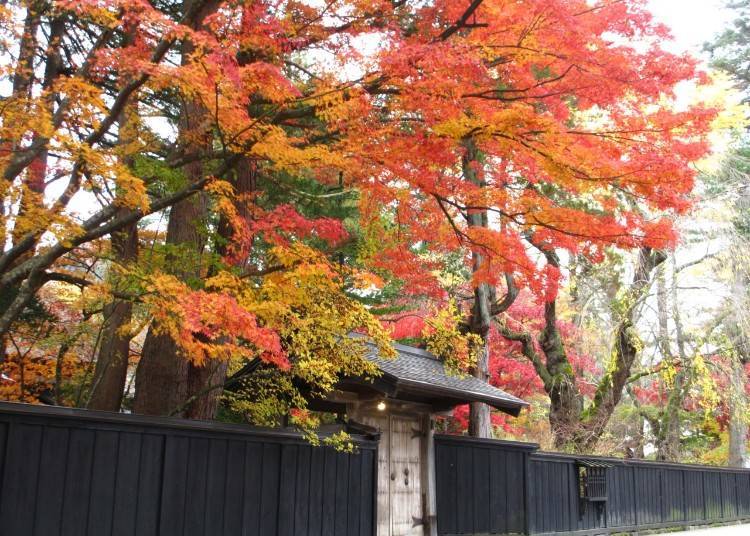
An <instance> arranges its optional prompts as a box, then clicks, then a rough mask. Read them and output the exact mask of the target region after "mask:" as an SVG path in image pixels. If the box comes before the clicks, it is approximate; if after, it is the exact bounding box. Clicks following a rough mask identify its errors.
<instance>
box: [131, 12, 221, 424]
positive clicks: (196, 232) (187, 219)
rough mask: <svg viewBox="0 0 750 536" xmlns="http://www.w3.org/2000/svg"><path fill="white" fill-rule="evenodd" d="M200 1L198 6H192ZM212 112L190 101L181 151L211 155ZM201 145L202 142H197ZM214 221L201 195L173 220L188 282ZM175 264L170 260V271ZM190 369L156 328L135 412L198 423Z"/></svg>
mask: <svg viewBox="0 0 750 536" xmlns="http://www.w3.org/2000/svg"><path fill="white" fill-rule="evenodd" d="M198 1H199V0H193V2H191V4H192V3H194V2H198ZM203 4H204V5H203V6H202V7H201V8H200V13H199V15H198V17H197V24H198V25H199V26H200V25H202V24H203V21H204V20H205V19H206V17H207V16H208V15H210V14H211V13H212V12H214V11H215V10H216V9H217V5H218V4H217V3H216V2H213V1H211V2H204V3H203ZM194 49H195V47H194V45H193V43H191V42H190V41H185V42H184V43H183V45H182V49H181V55H182V61H183V62H188V61H191V60H190V55H191V53H192V52H193V51H194ZM207 115H208V112H207V110H206V109H205V107H204V106H203V105H202V103H201V102H200V101H199V100H188V101H186V102H185V103H184V105H183V108H182V113H181V118H180V134H179V138H180V139H181V145H183V146H186V145H188V144H190V145H193V146H195V145H198V146H199V147H200V148H202V149H205V150H209V149H210V148H211V143H212V133H211V129H210V128H208V126H207V124H206V123H207V122H206V118H207ZM196 140H197V141H196ZM183 169H184V172H185V176H186V178H187V180H188V182H191V183H195V182H198V181H200V180H202V179H203V175H204V165H203V162H202V161H200V160H198V161H194V162H191V163H189V164H187V165H185V166H184V168H183ZM207 215H208V203H207V199H206V196H205V194H203V193H200V192H199V193H198V194H197V195H196V196H194V197H193V198H190V199H185V200H183V201H180V202H178V203H177V204H176V205H174V206H173V207H172V209H171V211H170V214H169V223H168V225H167V236H166V243H167V244H170V245H173V246H178V247H179V249H180V252H181V260H182V261H183V262H184V261H185V258H184V257H185V256H186V254H187V253H192V254H193V258H192V259H191V260H190V261H191V265H190V266H180V263H175V264H176V266H172V273H174V274H176V275H178V276H180V277H181V278H182V279H184V280H190V279H195V278H199V277H200V276H201V262H200V260H201V257H202V255H203V252H204V249H205V246H206V244H205V233H204V232H203V231H202V228H203V227H204V225H203V223H204V221H205V220H206V218H207ZM169 265H170V260H169V259H167V267H169ZM189 371H190V364H189V361H188V359H187V357H186V356H184V355H182V352H181V350H180V348H179V345H178V344H177V342H176V341H174V340H173V339H172V338H171V337H170V336H169V335H167V334H164V333H160V332H159V326H156V325H151V327H150V328H149V331H148V333H147V335H146V340H145V342H144V344H143V352H142V354H141V359H140V361H139V363H138V368H137V370H136V379H135V401H134V408H133V409H134V411H135V412H136V413H143V414H147V415H176V416H181V417H184V416H187V415H188V414H190V415H191V416H192V417H196V412H189V411H187V408H186V404H187V401H188V399H189V397H190V390H191V387H190V386H191V385H194V384H195V383H196V382H197V381H198V380H197V378H193V380H192V381H191V380H190V373H189Z"/></svg>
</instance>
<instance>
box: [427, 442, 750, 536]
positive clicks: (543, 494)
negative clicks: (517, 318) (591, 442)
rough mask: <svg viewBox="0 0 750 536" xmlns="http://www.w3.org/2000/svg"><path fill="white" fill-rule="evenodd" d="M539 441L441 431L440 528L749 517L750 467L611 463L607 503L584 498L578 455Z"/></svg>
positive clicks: (521, 528) (585, 528) (526, 528)
mask: <svg viewBox="0 0 750 536" xmlns="http://www.w3.org/2000/svg"><path fill="white" fill-rule="evenodd" d="M537 448H538V445H535V444H525V443H518V442H505V441H494V440H475V439H469V438H463V437H457V436H436V445H435V456H436V460H437V463H436V466H435V469H436V480H437V502H438V533H439V534H441V535H445V536H448V535H458V534H508V533H516V534H522V533H526V534H538V535H546V536H553V535H563V534H580V535H585V534H606V533H609V532H627V531H634V530H639V529H640V530H647V529H657V528H668V527H681V526H691V525H701V524H709V523H722V522H730V521H738V520H748V521H750V470H743V469H731V468H718V467H710V466H701V465H687V464H685V465H682V464H674V463H657V462H650V461H643V460H622V459H617V458H604V457H590V456H587V457H586V459H587V460H598V461H601V462H607V463H608V464H609V465H611V467H609V468H608V469H607V501H606V502H600V503H595V502H589V501H586V500H582V499H581V498H580V497H579V489H578V466H577V463H576V460H577V457H576V456H573V455H565V454H559V453H546V452H538V451H537V450H536V449H537Z"/></svg>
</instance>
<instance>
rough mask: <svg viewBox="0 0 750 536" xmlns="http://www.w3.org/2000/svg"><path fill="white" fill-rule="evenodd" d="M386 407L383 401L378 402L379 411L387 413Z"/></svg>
mask: <svg viewBox="0 0 750 536" xmlns="http://www.w3.org/2000/svg"><path fill="white" fill-rule="evenodd" d="M385 407H386V406H385V402H384V401H383V400H381V401H380V402H378V411H385Z"/></svg>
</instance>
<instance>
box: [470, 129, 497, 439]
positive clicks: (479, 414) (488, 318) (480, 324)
mask: <svg viewBox="0 0 750 536" xmlns="http://www.w3.org/2000/svg"><path fill="white" fill-rule="evenodd" d="M464 147H465V149H466V152H465V153H464V156H463V158H462V171H463V176H464V179H465V180H467V181H469V182H471V183H472V184H474V185H476V186H478V187H480V188H483V187H484V186H485V183H484V179H483V178H482V177H481V176H480V174H479V173H478V171H477V167H478V166H479V165H480V164H481V155H480V152H479V149H478V148H477V146H476V142H475V141H474V140H473V139H471V138H469V139H467V140H465V142H464ZM466 220H467V223H468V225H469V227H483V228H487V227H489V222H488V219H487V210H486V209H476V210H472V209H469V210H468V211H467V214H466ZM471 256H472V274H476V273H477V272H479V271H480V270H481V269H483V268H485V267H484V266H483V264H484V263H485V262H486V259H485V256H484V255H483V254H482V252H481V251H480V250H478V249H474V250H473V251H472V253H471ZM494 302H495V292H494V289H493V288H492V287H491V286H490V285H488V284H487V283H480V284H479V285H477V286H476V288H475V289H474V304H473V307H472V312H471V319H470V321H469V330H470V331H471V332H472V333H474V334H476V335H479V337H481V339H482V347H481V350H480V351H479V353H478V355H477V363H476V365H475V367H474V370H473V375H474V376H475V377H476V378H479V379H480V380H482V381H483V382H488V381H489V377H490V374H489V363H490V348H489V331H490V324H491V323H492V314H491V308H492V304H493V303H494ZM469 435H470V436H472V437H483V438H491V437H492V422H491V419H490V407H489V406H488V405H487V404H483V403H481V402H472V403H471V404H470V405H469Z"/></svg>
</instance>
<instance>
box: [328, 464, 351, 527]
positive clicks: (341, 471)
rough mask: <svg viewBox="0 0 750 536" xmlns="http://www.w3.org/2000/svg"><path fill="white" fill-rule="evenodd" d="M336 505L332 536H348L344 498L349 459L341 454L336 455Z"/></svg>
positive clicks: (347, 488)
mask: <svg viewBox="0 0 750 536" xmlns="http://www.w3.org/2000/svg"><path fill="white" fill-rule="evenodd" d="M334 488H335V490H336V499H335V501H334V504H335V505H336V508H335V513H334V532H333V533H332V536H348V535H347V533H346V530H347V516H348V513H349V512H348V508H347V504H346V503H347V501H346V496H347V493H348V491H349V457H348V456H346V455H345V454H343V453H340V452H337V453H336V484H335V485H334Z"/></svg>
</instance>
